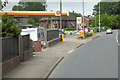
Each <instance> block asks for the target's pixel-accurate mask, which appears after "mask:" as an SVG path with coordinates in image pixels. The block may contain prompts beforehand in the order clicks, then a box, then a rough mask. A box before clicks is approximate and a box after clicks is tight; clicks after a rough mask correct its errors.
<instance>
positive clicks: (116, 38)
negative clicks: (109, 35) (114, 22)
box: [116, 33, 120, 45]
mask: <svg viewBox="0 0 120 80" xmlns="http://www.w3.org/2000/svg"><path fill="white" fill-rule="evenodd" d="M116 41H117V43H118V45H120V43H119V41H118V33H117V35H116Z"/></svg>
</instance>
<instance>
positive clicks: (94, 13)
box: [93, 9, 97, 27]
mask: <svg viewBox="0 0 120 80" xmlns="http://www.w3.org/2000/svg"><path fill="white" fill-rule="evenodd" d="M93 11H94V12H93V15H94V16H95V27H96V14H97V12H96V11H95V9H94V10H93Z"/></svg>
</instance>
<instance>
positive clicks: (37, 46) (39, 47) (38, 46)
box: [33, 40, 41, 52]
mask: <svg viewBox="0 0 120 80" xmlns="http://www.w3.org/2000/svg"><path fill="white" fill-rule="evenodd" d="M33 45H34V47H35V48H34V52H40V51H41V40H39V41H33Z"/></svg>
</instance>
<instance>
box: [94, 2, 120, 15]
mask: <svg viewBox="0 0 120 80" xmlns="http://www.w3.org/2000/svg"><path fill="white" fill-rule="evenodd" d="M119 3H120V2H100V13H101V14H108V15H117V14H119V13H118V9H119V8H118V7H119V5H118V4H119ZM94 10H95V11H96V12H97V14H99V3H98V4H97V5H95V6H94Z"/></svg>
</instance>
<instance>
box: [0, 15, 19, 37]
mask: <svg viewBox="0 0 120 80" xmlns="http://www.w3.org/2000/svg"><path fill="white" fill-rule="evenodd" d="M20 32H21V28H19V27H18V25H15V24H14V19H13V17H11V16H7V14H5V15H4V16H2V33H1V34H0V35H2V37H17V36H18V35H20Z"/></svg>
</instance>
